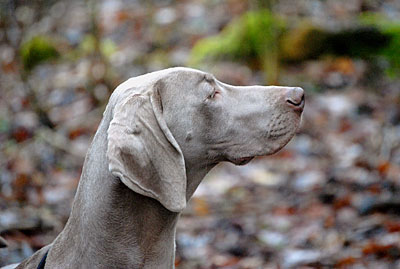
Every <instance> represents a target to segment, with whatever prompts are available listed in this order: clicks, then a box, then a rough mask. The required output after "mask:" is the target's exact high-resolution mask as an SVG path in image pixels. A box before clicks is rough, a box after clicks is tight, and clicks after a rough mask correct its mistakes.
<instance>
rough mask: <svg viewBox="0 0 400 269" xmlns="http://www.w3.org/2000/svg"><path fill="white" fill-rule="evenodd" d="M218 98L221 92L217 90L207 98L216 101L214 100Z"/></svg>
mask: <svg viewBox="0 0 400 269" xmlns="http://www.w3.org/2000/svg"><path fill="white" fill-rule="evenodd" d="M219 97H221V92H220V91H219V90H215V91H213V92H212V93H211V94H210V95H209V96H208V98H209V99H216V98H219Z"/></svg>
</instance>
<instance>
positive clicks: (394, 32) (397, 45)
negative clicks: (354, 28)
mask: <svg viewBox="0 0 400 269" xmlns="http://www.w3.org/2000/svg"><path fill="white" fill-rule="evenodd" d="M360 22H361V23H362V24H363V25H367V26H370V27H376V28H377V29H379V31H381V32H382V33H383V34H384V35H385V36H387V37H388V38H389V42H388V43H387V44H386V45H385V46H384V47H382V48H381V49H380V50H379V52H378V53H377V54H378V55H379V56H381V57H383V58H384V59H385V60H386V61H387V62H388V64H389V67H388V68H387V69H386V70H385V71H386V73H387V74H388V75H389V76H391V77H399V76H400V20H389V19H388V18H387V17H385V16H383V15H382V14H379V13H365V14H363V15H362V16H360Z"/></svg>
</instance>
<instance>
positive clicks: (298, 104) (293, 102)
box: [286, 95, 304, 106]
mask: <svg viewBox="0 0 400 269" xmlns="http://www.w3.org/2000/svg"><path fill="white" fill-rule="evenodd" d="M296 101H297V102H298V103H295V102H296ZM296 101H293V100H291V99H287V100H286V102H288V103H289V104H292V105H294V106H300V105H301V104H302V103H303V101H304V95H303V96H302V97H301V99H300V101H298V100H296Z"/></svg>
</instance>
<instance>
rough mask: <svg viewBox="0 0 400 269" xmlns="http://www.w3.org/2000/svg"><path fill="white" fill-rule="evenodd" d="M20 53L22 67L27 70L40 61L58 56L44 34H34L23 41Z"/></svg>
mask: <svg viewBox="0 0 400 269" xmlns="http://www.w3.org/2000/svg"><path fill="white" fill-rule="evenodd" d="M20 55H21V59H22V63H23V65H24V68H25V70H28V71H30V70H32V69H33V68H34V67H35V66H37V65H38V64H40V63H42V62H45V61H48V60H52V59H56V58H58V57H59V53H58V51H57V50H56V48H55V46H54V44H53V42H52V41H51V40H50V39H49V38H48V37H46V36H36V37H33V38H32V39H30V40H29V41H27V42H25V43H23V44H22V45H21V49H20Z"/></svg>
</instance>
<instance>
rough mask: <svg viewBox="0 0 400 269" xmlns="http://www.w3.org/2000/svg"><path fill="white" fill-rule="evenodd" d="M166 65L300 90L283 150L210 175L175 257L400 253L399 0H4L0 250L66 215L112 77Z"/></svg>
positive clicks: (294, 262) (25, 247)
mask: <svg viewBox="0 0 400 269" xmlns="http://www.w3.org/2000/svg"><path fill="white" fill-rule="evenodd" d="M171 66H191V67H195V68H200V69H202V70H205V71H208V72H211V73H213V74H215V75H216V77H217V78H218V79H219V80H221V81H224V82H227V83H230V84H234V85H253V84H262V85H267V84H280V85H287V86H301V87H303V88H304V89H305V90H306V95H307V101H306V108H305V111H304V116H303V124H302V127H301V130H299V133H298V134H297V136H296V137H295V138H294V139H293V140H292V141H291V142H290V143H289V145H288V146H287V147H286V148H284V149H283V150H282V151H281V152H280V153H278V154H275V155H273V156H269V157H264V158H258V159H256V160H254V161H253V162H251V163H250V164H248V165H246V166H243V167H235V166H233V165H230V164H222V165H220V166H218V167H217V168H215V169H214V170H213V171H212V172H211V173H210V175H209V176H208V177H207V179H205V180H204V181H203V183H202V184H201V185H200V187H199V189H198V190H197V192H196V194H195V196H194V198H193V199H192V201H191V203H190V204H189V206H188V208H187V209H186V210H185V212H184V213H183V215H182V218H181V219H180V221H179V223H178V232H177V257H176V265H177V268H300V267H301V268H376V269H377V268H400V1H398V0H297V1H290V0H269V1H268V0H265V1H262V0H259V1H257V0H226V1H222V0H181V1H172V0H169V1H161V0H159V1H157V0H152V1H144V0H130V1H128V0H100V1H94V0H87V1H77V0H70V1H58V0H36V1H33V0H14V1H13V0H8V1H7V0H1V1H0V235H1V236H3V237H5V238H6V239H7V240H8V242H9V248H8V249H1V250H0V265H5V264H8V263H12V262H19V261H21V260H22V259H23V258H25V257H27V256H29V255H31V254H32V253H33V252H34V251H35V250H37V249H39V248H41V247H42V246H44V245H46V244H48V243H50V242H51V241H52V240H53V239H54V238H55V236H56V235H57V234H58V233H59V232H60V231H61V229H62V228H63V225H64V223H65V222H66V220H67V218H68V215H69V212H70V207H71V202H72V199H73V196H74V193H75V189H76V187H77V184H78V180H79V177H80V172H81V168H82V164H83V159H84V156H85V154H86V150H87V148H88V146H89V144H90V141H91V138H92V136H93V134H94V132H95V131H96V128H97V126H98V124H99V122H100V120H101V117H102V112H103V110H104V108H105V105H106V103H107V100H108V97H109V96H110V94H111V92H112V91H113V89H115V87H116V86H117V85H118V84H119V83H121V82H123V81H124V80H126V79H127V78H129V77H133V76H137V75H140V74H144V73H146V72H150V71H154V70H159V69H163V68H167V67H171Z"/></svg>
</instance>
